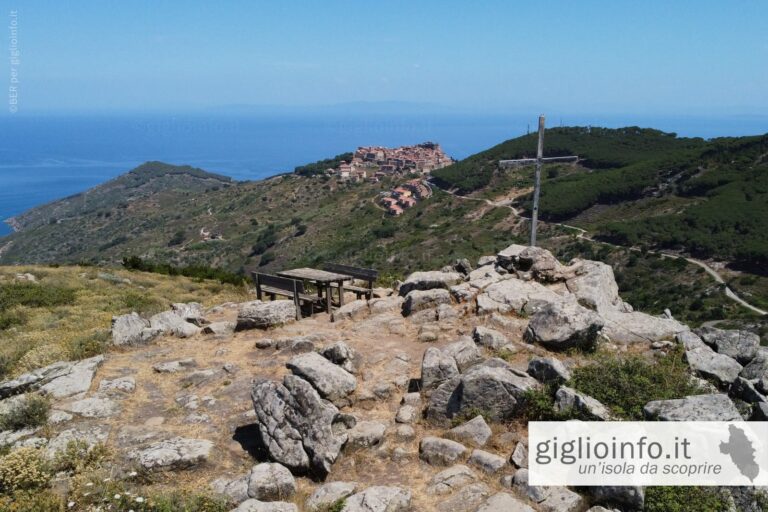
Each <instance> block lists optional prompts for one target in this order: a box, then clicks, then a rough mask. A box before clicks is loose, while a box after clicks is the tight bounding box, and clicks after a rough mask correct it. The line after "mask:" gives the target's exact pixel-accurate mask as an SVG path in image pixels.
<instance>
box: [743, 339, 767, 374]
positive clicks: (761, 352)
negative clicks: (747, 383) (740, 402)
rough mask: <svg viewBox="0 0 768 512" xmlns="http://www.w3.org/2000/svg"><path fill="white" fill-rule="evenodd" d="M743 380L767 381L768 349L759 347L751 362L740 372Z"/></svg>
mask: <svg viewBox="0 0 768 512" xmlns="http://www.w3.org/2000/svg"><path fill="white" fill-rule="evenodd" d="M741 376H742V377H744V378H745V379H750V380H752V379H768V347H760V348H759V349H758V350H757V354H755V357H754V358H753V359H752V361H750V362H749V364H747V365H746V366H745V367H744V369H743V370H742V371H741Z"/></svg>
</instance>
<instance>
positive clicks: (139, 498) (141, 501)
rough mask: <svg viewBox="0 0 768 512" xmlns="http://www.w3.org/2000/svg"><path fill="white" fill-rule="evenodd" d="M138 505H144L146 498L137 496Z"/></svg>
mask: <svg viewBox="0 0 768 512" xmlns="http://www.w3.org/2000/svg"><path fill="white" fill-rule="evenodd" d="M136 503H144V498H142V497H141V496H137V497H136Z"/></svg>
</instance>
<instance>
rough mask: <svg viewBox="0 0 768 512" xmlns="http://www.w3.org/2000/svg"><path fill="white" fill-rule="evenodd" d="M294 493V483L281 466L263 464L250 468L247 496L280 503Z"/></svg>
mask: <svg viewBox="0 0 768 512" xmlns="http://www.w3.org/2000/svg"><path fill="white" fill-rule="evenodd" d="M295 493H296V481H295V480H294V479H293V475H292V474H291V472H290V471H289V470H288V468H286V467H285V466H283V465H282V464H277V463H272V462H263V463H261V464H256V465H255V466H253V468H251V474H250V475H249V477H248V496H249V497H251V498H255V499H257V500H261V501H282V500H285V499H288V498H290V497H291V496H293V495H294V494H295Z"/></svg>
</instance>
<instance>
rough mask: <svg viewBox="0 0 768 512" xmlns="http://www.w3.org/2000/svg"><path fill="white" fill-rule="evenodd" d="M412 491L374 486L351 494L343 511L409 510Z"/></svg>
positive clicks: (387, 511)
mask: <svg viewBox="0 0 768 512" xmlns="http://www.w3.org/2000/svg"><path fill="white" fill-rule="evenodd" d="M410 510H411V491H409V490H408V489H403V488H402V487H386V486H381V485H377V486H373V487H369V488H367V489H365V490H364V491H362V492H358V493H357V494H353V495H352V496H349V497H348V498H347V499H346V500H345V502H344V508H342V509H341V512H408V511H410Z"/></svg>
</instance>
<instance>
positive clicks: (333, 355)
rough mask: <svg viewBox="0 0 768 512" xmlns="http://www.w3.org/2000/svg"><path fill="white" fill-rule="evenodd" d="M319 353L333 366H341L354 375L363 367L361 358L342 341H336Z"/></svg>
mask: <svg viewBox="0 0 768 512" xmlns="http://www.w3.org/2000/svg"><path fill="white" fill-rule="evenodd" d="M320 353H321V354H322V355H323V357H325V358H326V359H328V360H329V361H331V362H332V363H333V364H337V365H339V366H341V367H342V368H343V369H345V370H346V371H348V372H349V373H352V374H356V373H357V372H359V371H360V368H361V367H362V365H363V356H362V355H361V354H360V352H358V351H357V350H355V349H353V348H352V347H350V346H349V345H347V344H346V343H344V342H343V341H337V342H336V343H333V344H331V345H328V346H327V347H325V348H323V349H322V350H321V351H320Z"/></svg>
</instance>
